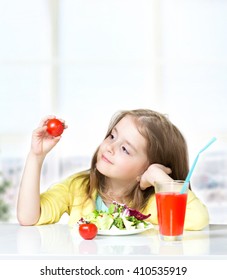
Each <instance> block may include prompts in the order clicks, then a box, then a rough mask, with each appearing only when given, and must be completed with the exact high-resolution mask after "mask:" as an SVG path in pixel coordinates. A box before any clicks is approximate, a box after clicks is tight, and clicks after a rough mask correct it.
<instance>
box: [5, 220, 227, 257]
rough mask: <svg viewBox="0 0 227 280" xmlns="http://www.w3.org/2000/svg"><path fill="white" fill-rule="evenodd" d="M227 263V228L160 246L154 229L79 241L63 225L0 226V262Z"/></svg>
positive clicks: (192, 234) (196, 233)
mask: <svg viewBox="0 0 227 280" xmlns="http://www.w3.org/2000/svg"><path fill="white" fill-rule="evenodd" d="M125 257H127V258H128V259H138V258H139V259H165V258H167V259H169V258H170V259H177V258H179V257H180V258H182V259H196V258H197V259H201V258H202V259H213V258H215V259H216V258H219V259H227V225H209V226H208V227H207V228H205V229H204V230H202V231H186V232H184V239H183V241H182V242H163V241H160V239H159V236H158V231H157V227H155V228H154V229H150V230H148V231H146V232H143V233H140V234H136V235H125V236H103V235H98V236H97V237H96V238H95V239H93V240H83V239H82V238H81V237H80V236H79V234H78V230H77V229H76V227H75V228H70V227H69V226H68V225H64V224H53V225H46V226H28V227H23V226H20V225H18V224H7V223H1V224H0V259H44V258H46V259H49V258H56V259H59V258H70V259H72V258H73V259H87V258H90V259H103V258H105V259H121V258H122V259H123V258H125Z"/></svg>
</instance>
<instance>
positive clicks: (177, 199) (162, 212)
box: [155, 192, 187, 236]
mask: <svg viewBox="0 0 227 280" xmlns="http://www.w3.org/2000/svg"><path fill="white" fill-rule="evenodd" d="M155 196H156V203H157V211H158V223H159V232H160V234H161V235H164V236H178V235H182V233H183V229H184V218H185V211H186V202H187V194H186V193H183V194H180V193H175V192H160V193H156V194H155Z"/></svg>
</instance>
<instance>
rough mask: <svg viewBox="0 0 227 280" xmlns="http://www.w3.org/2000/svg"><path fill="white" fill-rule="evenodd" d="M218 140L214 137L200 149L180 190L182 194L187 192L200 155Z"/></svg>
mask: <svg viewBox="0 0 227 280" xmlns="http://www.w3.org/2000/svg"><path fill="white" fill-rule="evenodd" d="M216 140H217V138H216V137H213V138H212V139H211V140H210V141H209V143H208V144H206V146H205V147H204V148H202V149H201V150H200V151H199V153H198V155H197V156H196V158H195V160H194V162H193V164H192V167H191V169H190V170H189V172H188V175H187V177H186V179H185V182H184V185H183V187H182V189H181V191H180V193H181V194H182V193H185V192H186V190H187V185H188V183H189V181H190V179H191V176H192V172H193V171H194V168H195V165H196V163H197V161H198V159H199V155H200V154H201V153H202V152H203V151H204V150H206V149H207V148H208V147H209V146H210V145H211V144H212V143H213V142H214V141H216Z"/></svg>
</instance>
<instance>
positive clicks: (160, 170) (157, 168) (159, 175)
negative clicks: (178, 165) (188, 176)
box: [140, 163, 172, 190]
mask: <svg viewBox="0 0 227 280" xmlns="http://www.w3.org/2000/svg"><path fill="white" fill-rule="evenodd" d="M171 172H172V170H171V169H170V168H169V167H165V166H164V165H161V164H158V163H154V164H152V165H150V166H149V167H148V169H147V170H146V171H145V172H144V173H143V175H142V176H141V178H140V188H141V189H142V190H145V189H146V188H148V187H150V186H154V183H155V181H163V180H164V181H166V180H170V181H171V180H172V178H171V177H170V176H169V175H168V174H171Z"/></svg>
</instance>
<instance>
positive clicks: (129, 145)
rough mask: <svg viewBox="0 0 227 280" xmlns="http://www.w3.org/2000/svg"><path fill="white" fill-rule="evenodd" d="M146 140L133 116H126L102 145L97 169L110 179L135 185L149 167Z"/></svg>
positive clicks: (98, 155)
mask: <svg viewBox="0 0 227 280" xmlns="http://www.w3.org/2000/svg"><path fill="white" fill-rule="evenodd" d="M146 144H147V143H146V139H145V138H144V137H143V136H142V135H141V134H140V133H139V131H138V129H137V127H136V122H135V120H134V118H133V117H132V116H125V117H124V118H123V119H121V120H120V121H119V122H118V123H117V124H116V126H115V127H114V128H113V130H112V131H111V134H110V135H109V136H108V137H107V138H106V139H105V140H104V141H103V142H102V143H101V145H100V147H99V150H98V154H97V163H96V168H97V169H98V171H99V172H100V173H102V174H103V175H105V176H106V177H108V178H109V179H116V180H119V182H122V183H127V184H128V183H132V182H133V183H135V182H136V179H137V177H138V176H141V175H142V174H143V172H144V171H145V170H146V168H147V167H148V158H147V154H146Z"/></svg>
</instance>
